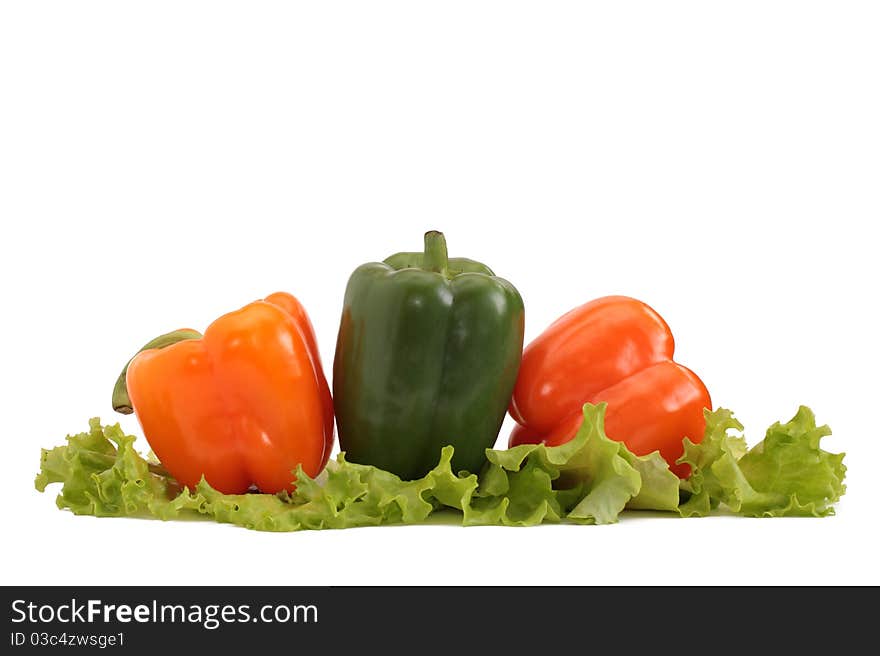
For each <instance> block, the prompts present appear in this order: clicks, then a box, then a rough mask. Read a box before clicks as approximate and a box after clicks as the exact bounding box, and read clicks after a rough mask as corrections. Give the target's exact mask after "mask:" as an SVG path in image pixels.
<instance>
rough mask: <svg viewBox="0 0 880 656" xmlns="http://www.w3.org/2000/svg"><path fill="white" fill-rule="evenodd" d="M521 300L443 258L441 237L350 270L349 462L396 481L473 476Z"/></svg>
mask: <svg viewBox="0 0 880 656" xmlns="http://www.w3.org/2000/svg"><path fill="white" fill-rule="evenodd" d="M523 327H524V309H523V301H522V298H521V297H520V295H519V292H517V290H516V289H515V288H514V287H513V285H511V284H510V283H509V282H507V281H506V280H504V279H502V278H498V277H496V276H495V275H494V274H493V273H492V271H491V269H489V268H488V267H487V266H486V265H484V264H481V263H479V262H475V261H473V260H467V259H463V258H453V259H449V258H448V257H447V252H446V242H445V239H444V237H443V235H442V234H441V233H439V232H433V231H432V232H428V233H426V235H425V251H424V252H423V253H398V254H396V255H392V256H391V257H389V258H388V259H386V260H385V261H384V262H373V263H369V264H364V265H362V266H360V267H358V268H357V269H356V270H355V271H354V273H353V274H352V275H351V278H350V279H349V281H348V286H347V288H346V291H345V300H344V304H343V310H342V320H341V322H340V327H339V336H338V340H337V344H336V356H335V359H334V363H333V397H334V406H335V409H336V423H337V429H338V432H339V443H340V446H341V448H342V450H343V451H345V454H346V457H347V458H348V459H349V460H350V461H352V462H358V463H362V464H369V465H375V466H377V467H380V468H381V469H385V470H387V471H390V472H393V473H395V474H397V475H398V476H400V477H401V478H403V479H412V478H416V477H420V476H423V475H424V474H426V473H427V472H428V471H429V470H430V469H431V468H433V467H434V466H435V465H436V464H437V461H438V458H439V456H440V450H441V448H442V447H443V446H445V445H447V444H451V445H452V446H454V447H455V453H454V457H453V463H452V464H453V467H454V468H455V469H457V470H461V469H466V470H468V471H472V472H476V471H479V470H480V468H481V467H482V465H483V463H484V462H485V449H486V448H488V447H491V446H493V444H494V443H495V440H496V439H497V437H498V431H499V430H500V428H501V423H502V422H503V420H504V415H505V412H506V409H507V406H508V404H509V402H510V396H511V392H512V390H513V385H514V383H515V381H516V374H517V370H518V368H519V363H520V357H521V355H522V345H523Z"/></svg>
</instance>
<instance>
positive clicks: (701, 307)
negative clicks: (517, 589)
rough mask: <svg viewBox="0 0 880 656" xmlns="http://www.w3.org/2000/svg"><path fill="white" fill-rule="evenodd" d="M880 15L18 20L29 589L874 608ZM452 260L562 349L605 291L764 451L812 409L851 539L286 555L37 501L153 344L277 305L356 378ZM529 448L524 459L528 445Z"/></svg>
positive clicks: (13, 307)
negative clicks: (77, 437) (403, 257)
mask: <svg viewBox="0 0 880 656" xmlns="http://www.w3.org/2000/svg"><path fill="white" fill-rule="evenodd" d="M878 19H880V15H878V8H877V5H876V3H869V2H865V3H858V2H833V3H832V2H827V3H816V2H802V1H800V2H729V3H709V2H672V3H656V2H645V3H637V2H628V3H589V4H587V3H546V2H540V3H539V2H535V3H520V2H498V3H494V2H492V3H489V2H470V1H468V2H442V3H441V2H435V3H417V2H370V3H365V2H352V3H345V2H333V3H327V2H314V3H296V4H295V5H294V3H268V2H265V3H238V4H232V3H225V2H204V3H186V2H178V1H174V2H158V1H156V0H152V1H151V2H143V3H123V2H78V3H68V2H58V3H43V2H40V3H36V2H6V3H4V4H3V5H2V10H0V218H2V233H0V235H2V236H0V251H2V252H0V281H2V282H0V284H2V308H3V311H2V316H3V318H2V321H0V332H2V336H0V343H2V347H3V357H2V364H0V369H2V382H0V385H2V388H0V403H2V431H3V441H2V448H3V455H2V461H3V468H2V470H3V475H2V477H0V489H2V500H3V511H2V522H3V539H2V546H0V550H2V558H0V581H2V583H4V584H17V583H21V584H40V583H66V584H84V583H93V584H103V583H107V584H121V585H128V584H140V583H176V584H201V583H208V584H220V583H230V584H313V585H314V584H317V585H328V584H332V585H336V584H411V585H418V584H430V583H434V584H514V583H519V584H522V583H525V584H600V583H602V584H631V583H649V584H659V583H673V584H677V583H696V584H725V583H730V584H745V583H767V584H808V583H820V584H832V583H841V584H874V585H876V584H878V583H880V566H878V560H877V557H876V553H877V549H878V544H877V538H876V526H877V517H878V503H880V502H878V494H877V486H878V475H877V465H878V462H880V447H878V439H880V435H878V425H880V423H878V403H877V399H878V392H880V386H878V375H877V372H878V370H880V358H878V348H877V342H878V330H880V326H878V320H880V312H878V294H877V281H878V279H880V276H878V268H880V267H878V264H877V257H876V251H877V248H878V241H877V238H876V236H875V232H874V228H875V225H876V222H877V220H878V217H880V200H878V182H880V156H878V153H880V129H878V125H880V120H878V117H880V91H878V88H880V84H878V82H880V70H878V69H880V45H878V44H880V39H878V36H877V35H878V33H880V20H878ZM432 228H436V229H440V230H443V231H444V232H445V233H446V235H447V238H448V241H449V247H450V252H451V254H452V255H461V256H467V257H472V258H475V259H479V260H483V261H485V262H486V263H488V264H489V265H490V266H491V267H493V268H494V269H495V271H496V272H497V273H499V274H500V275H503V276H504V277H506V278H508V279H510V280H511V281H512V282H513V283H514V284H515V285H516V286H517V287H518V288H519V290H520V292H521V293H522V295H523V297H524V299H525V303H526V313H527V335H526V339H527V340H529V339H531V338H533V337H535V336H536V335H537V334H538V333H539V332H540V331H541V330H542V329H543V328H544V327H546V325H548V324H549V323H550V321H552V320H553V319H554V318H556V317H557V316H558V315H560V314H562V313H563V312H564V311H566V310H568V309H570V308H572V307H574V306H575V305H578V304H580V303H583V302H585V301H587V300H589V299H592V298H595V297H598V296H603V295H606V294H611V293H622V294H628V295H631V296H636V297H638V298H640V299H642V300H644V301H646V302H648V303H650V304H651V305H652V306H654V307H655V308H656V309H657V310H658V311H659V312H660V313H661V314H662V315H663V316H664V317H665V318H666V320H667V321H668V322H669V324H670V325H671V327H672V329H673V332H674V334H675V337H676V341H677V352H676V353H677V359H678V360H679V361H681V362H682V363H684V364H686V365H688V366H689V367H691V368H692V369H694V370H695V371H696V372H697V373H698V374H699V375H700V376H701V377H702V378H703V380H704V381H705V382H706V384H707V386H708V387H709V389H710V391H711V393H712V396H713V400H714V401H715V403H716V404H717V405H723V406H726V407H730V408H732V409H733V410H734V411H735V412H736V413H737V416H738V417H739V418H740V419H741V420H742V421H743V423H744V424H745V425H746V429H747V438H748V440H749V442H750V443H752V444H753V443H755V442H756V441H758V440H759V439H761V437H762V436H763V431H764V430H765V429H766V427H767V426H768V425H769V424H770V423H772V422H773V421H775V420H777V419H781V420H787V419H788V418H790V417H791V415H793V414H794V412H795V411H796V409H797V406H798V404H800V403H804V404H807V405H810V406H811V407H812V408H813V409H814V411H815V412H816V415H817V417H818V419H819V421H820V422H827V423H829V424H830V425H831V427H832V429H833V431H834V435H833V436H832V437H831V438H828V439H827V440H825V442H824V445H825V448H827V449H829V450H832V451H846V452H847V457H846V461H845V462H846V464H847V465H848V466H849V472H848V484H849V489H848V493H847V494H846V496H845V497H844V498H843V500H842V501H841V503H840V504H839V506H838V514H837V516H835V517H832V518H828V519H777V520H756V519H745V518H737V517H712V518H707V519H701V520H697V519H691V520H682V519H674V518H659V517H644V516H634V515H629V516H625V517H624V518H623V520H622V521H621V522H620V523H619V524H616V525H613V526H605V527H577V526H542V527H538V528H533V529H509V528H508V529H505V528H498V527H488V528H468V529H462V528H458V527H451V526H419V527H394V528H387V527H386V528H368V529H356V530H349V531H336V532H333V531H325V532H303V533H296V534H261V533H254V532H250V531H246V530H243V529H239V528H234V527H230V526H223V525H215V524H211V523H204V522H188V523H185V522H167V523H162V522H158V521H146V520H128V519H120V520H115V519H95V518H89V517H75V516H73V515H72V514H70V513H67V512H60V511H58V510H57V509H56V508H55V506H54V495H55V492H54V491H53V490H50V491H49V492H48V493H46V494H42V495H41V494H38V493H37V492H36V491H35V490H34V488H33V478H34V475H35V473H36V471H37V467H38V459H39V453H40V451H39V450H40V447H43V446H46V447H48V446H54V445H56V444H59V443H62V442H63V438H64V436H65V434H67V433H69V432H78V431H80V430H83V429H84V427H85V426H86V421H87V420H88V418H89V417H91V416H95V415H100V416H101V417H102V418H103V419H105V420H107V421H116V420H118V419H121V423H122V425H123V427H124V428H125V429H126V430H128V431H130V432H138V433H139V427H138V425H137V422H136V420H135V419H134V418H133V417H121V418H120V417H118V416H114V415H113V413H112V411H111V408H110V405H109V400H110V391H111V387H112V385H113V382H114V380H115V378H116V375H117V374H118V372H119V369H120V368H121V367H122V365H123V364H124V363H125V361H126V360H127V358H128V357H129V356H130V355H131V354H132V353H133V352H134V350H136V349H137V348H138V347H140V346H141V344H142V343H143V342H145V341H147V340H148V339H150V338H152V337H153V336H155V335H157V334H159V333H162V332H166V331H168V330H170V329H174V328H177V327H181V326H191V327H194V328H199V329H203V328H204V327H205V326H206V325H207V324H208V323H209V322H210V321H211V320H213V319H214V318H216V317H217V316H219V315H220V314H222V313H224V312H226V311H230V310H233V309H236V308H238V307H240V306H241V305H244V304H245V303H247V302H249V301H251V300H254V299H256V298H259V297H262V296H265V295H267V294H268V293H270V292H272V291H275V290H287V291H290V292H292V293H294V294H295V295H297V296H298V297H299V298H300V299H301V300H302V301H303V302H304V304H305V305H306V307H307V308H308V311H309V313H310V314H311V317H312V321H313V323H314V324H315V327H316V330H317V333H318V339H319V342H320V348H321V352H322V356H323V359H324V364H325V367H327V368H328V369H330V368H331V363H332V355H333V348H334V343H335V336H336V329H337V325H338V320H339V313H340V308H341V300H342V293H343V290H344V287H345V283H346V279H347V277H348V275H349V273H350V272H351V270H352V269H354V268H355V267H356V266H357V265H358V264H360V263H362V262H365V261H370V260H379V259H382V258H384V257H386V256H387V255H389V254H391V253H393V252H395V251H398V250H414V249H417V248H418V247H419V246H420V243H421V238H422V233H423V232H424V231H425V230H426V229H432ZM508 430H509V423H508V424H507V425H506V426H505V428H504V432H503V434H502V437H501V438H500V439H499V445H501V444H502V443H503V440H506V434H507V432H508Z"/></svg>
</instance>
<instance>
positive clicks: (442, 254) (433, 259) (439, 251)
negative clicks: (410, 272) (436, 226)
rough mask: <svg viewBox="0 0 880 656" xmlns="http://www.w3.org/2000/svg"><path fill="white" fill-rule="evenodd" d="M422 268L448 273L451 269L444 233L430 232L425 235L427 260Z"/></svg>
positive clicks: (423, 262)
mask: <svg viewBox="0 0 880 656" xmlns="http://www.w3.org/2000/svg"><path fill="white" fill-rule="evenodd" d="M422 266H423V267H424V268H425V269H427V270H428V271H433V272H435V273H444V274H445V273H446V269H447V268H448V267H449V253H447V251H446V237H444V236H443V233H442V232H438V231H437V230H429V231H428V232H426V233H425V258H424V260H423V261H422Z"/></svg>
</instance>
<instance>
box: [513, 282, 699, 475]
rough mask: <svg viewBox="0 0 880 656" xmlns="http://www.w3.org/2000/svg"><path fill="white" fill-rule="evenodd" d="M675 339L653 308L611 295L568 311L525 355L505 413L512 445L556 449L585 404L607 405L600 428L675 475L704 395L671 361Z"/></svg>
mask: <svg viewBox="0 0 880 656" xmlns="http://www.w3.org/2000/svg"><path fill="white" fill-rule="evenodd" d="M674 350H675V342H674V340H673V338H672V332H671V331H670V329H669V326H668V325H667V324H666V322H665V321H664V320H663V319H662V317H660V315H659V314H657V312H655V311H654V310H653V309H652V308H651V307H649V306H648V305H646V304H644V303H642V302H641V301H638V300H636V299H633V298H629V297H626V296H608V297H604V298H599V299H596V300H594V301H591V302H589V303H586V304H584V305H582V306H580V307H578V308H575V309H574V310H572V311H571V312H569V313H567V314H565V315H564V316H562V317H561V318H560V319H558V320H557V321H556V322H554V323H553V324H552V325H551V326H550V327H549V328H547V330H546V331H544V333H542V334H541V335H539V336H538V337H537V338H536V339H535V340H534V341H533V342H531V343H530V344H529V345H528V347H527V348H526V349H525V352H524V353H523V359H522V365H521V367H520V372H519V378H518V379H517V382H516V388H515V390H514V394H513V400H512V402H511V405H510V414H511V416H512V417H513V418H514V419H515V420H516V421H517V423H518V424H519V425H518V426H517V427H516V428H514V430H513V432H512V433H511V436H510V441H509V443H510V446H516V445H517V444H525V443H539V442H543V443H545V444H548V445H558V444H562V443H565V442H567V441H568V440H570V439H571V438H572V437H573V436H574V435H575V433H577V430H578V428H579V427H580V424H581V422H582V421H583V415H582V412H581V409H582V407H583V405H584V403H587V402H589V403H599V402H602V401H604V402H607V404H608V407H607V410H606V415H605V431H606V433H607V435H608V437H610V438H612V439H616V440H621V441H623V442H624V444H626V446H627V448H629V449H630V451H632V452H633V453H635V454H636V455H647V454H648V453H651V452H652V451H655V450H659V451H660V455H662V456H663V458H664V459H665V460H666V461H667V463H669V466H670V468H671V469H672V471H674V472H675V473H676V474H677V475H678V476H680V477H682V478H684V477H687V476H688V475H689V473H690V470H689V468H688V467H687V466H686V465H677V464H675V461H676V460H677V459H678V458H679V457H680V456H681V455H682V453H683V446H682V439H683V438H684V437H689V438H690V439H691V441H693V442H699V441H701V440H702V439H703V433H704V431H705V418H704V415H703V409H704V408H706V409H710V410H711V408H712V401H711V399H710V397H709V392H708V390H707V389H706V386H705V385H704V384H703V382H702V381H701V380H700V379H699V378H698V377H697V376H696V374H694V373H693V372H692V371H691V370H690V369H688V368H687V367H684V366H682V365H680V364H678V363H677V362H674V361H673V359H672V358H673V352H674Z"/></svg>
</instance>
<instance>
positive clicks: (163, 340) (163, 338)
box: [113, 328, 202, 415]
mask: <svg viewBox="0 0 880 656" xmlns="http://www.w3.org/2000/svg"><path fill="white" fill-rule="evenodd" d="M201 337H202V334H201V333H199V332H197V331H195V330H190V329H189V328H184V329H182V330H175V331H173V332H170V333H165V334H164V335H159V336H158V337H156V338H155V339H152V340H150V341H149V342H147V343H146V344H144V345H143V346H142V347H141V349H140V350H139V351H138V353H140V352H141V351H146V350H149V349H161V348H165V347H166V346H171V345H172V344H176V343H177V342H182V341H184V340H186V339H201ZM135 357H137V353H135V354H134V357H132V358H131V360H129V361H128V362H126V363H125V367H123V369H122V373H121V374H119V378H117V379H116V385H114V386H113V409H114V410H115V411H116V412H119V413H121V414H123V415H130V414H131V413H132V412H134V408H132V406H131V399H130V398H129V397H128V385H127V383H126V375H127V374H128V366H129V365H130V364H131V361H132V360H134V358H135Z"/></svg>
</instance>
